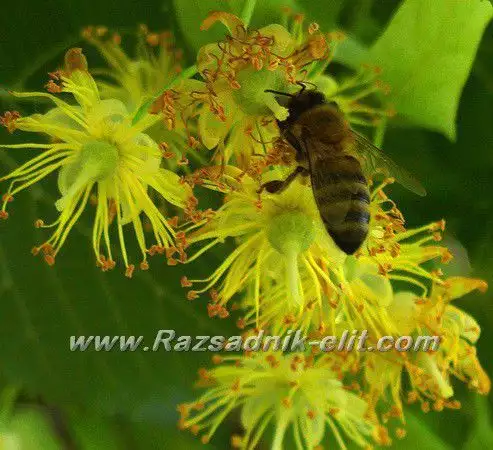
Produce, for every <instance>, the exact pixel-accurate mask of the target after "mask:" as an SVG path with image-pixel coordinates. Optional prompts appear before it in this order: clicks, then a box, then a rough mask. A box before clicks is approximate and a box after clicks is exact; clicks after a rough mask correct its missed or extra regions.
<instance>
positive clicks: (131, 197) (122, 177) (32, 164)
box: [0, 49, 191, 276]
mask: <svg viewBox="0 0 493 450" xmlns="http://www.w3.org/2000/svg"><path fill="white" fill-rule="evenodd" d="M51 76H52V80H51V81H50V82H49V83H48V90H49V91H50V92H52V93H57V92H63V93H66V94H71V95H72V96H73V97H74V99H75V100H76V104H69V103H67V102H65V101H64V100H61V99H60V98H58V97H57V96H55V95H53V94H50V93H43V92H27V93H17V92H14V93H12V94H13V95H14V96H16V97H19V98H47V99H49V100H51V101H52V102H53V103H54V104H55V106H56V107H55V108H53V109H51V110H50V111H48V112H47V113H46V114H34V115H32V116H29V117H20V116H19V115H18V114H9V113H7V114H6V115H5V116H4V118H3V123H4V125H6V126H7V127H8V128H9V130H10V131H13V130H15V129H18V130H22V131H29V132H34V133H40V134H45V135H47V136H48V137H49V138H50V142H49V143H46V144H44V143H25V144H16V145H1V147H2V148H10V149H21V148H22V149H24V148H25V149H33V150H40V153H39V154H38V155H37V156H35V157H33V158H32V159H30V160H29V161H28V162H26V163H25V164H23V165H22V166H20V167H19V168H17V169H15V170H14V171H12V172H11V173H10V174H8V175H6V176H4V177H2V178H0V181H7V180H11V183H10V186H9V188H8V190H7V193H6V194H5V195H4V201H3V205H2V210H1V211H2V216H3V217H4V218H5V217H6V216H7V212H6V207H7V203H8V202H9V201H11V200H12V199H13V197H14V196H15V195H16V194H17V193H19V192H20V191H22V190H24V189H26V188H28V187H29V186H31V185H32V184H34V183H36V182H38V181H40V180H41V179H43V178H45V177H47V176H48V175H50V174H51V173H53V172H58V188H59V190H60V194H61V197H60V198H59V199H58V200H57V202H56V203H55V206H56V208H57V210H58V211H59V212H60V215H59V217H58V219H57V220H56V221H55V222H54V223H52V224H51V225H44V223H43V222H42V221H41V220H39V221H37V224H36V225H37V226H39V227H43V228H45V227H53V228H55V231H54V232H53V234H52V236H51V237H50V238H49V239H48V240H47V241H46V242H45V243H44V244H42V245H41V246H40V247H37V248H35V249H34V253H38V252H39V251H41V252H42V253H43V255H44V258H45V260H46V261H47V262H48V263H49V264H53V263H54V262H55V257H56V256H57V254H58V253H59V251H60V249H61V247H62V245H63V244H64V242H65V240H66V239H67V237H68V235H69V233H70V231H71V229H72V228H73V226H74V225H75V223H76V222H77V220H78V219H79V218H80V216H81V214H82V213H83V211H84V210H85V209H86V206H87V204H88V202H89V200H90V199H91V195H94V197H93V198H94V201H95V202H96V213H95V219H94V226H93V236H92V246H93V248H94V252H95V255H96V259H97V263H98V265H99V266H101V267H102V268H103V269H104V270H107V269H110V268H113V267H114V265H115V263H114V260H113V255H112V248H111V242H110V241H111V239H110V225H111V224H112V223H113V222H115V225H116V229H117V234H118V239H119V242H120V248H121V253H122V256H123V261H124V263H125V266H126V274H127V276H131V275H132V272H133V270H134V265H133V264H131V263H130V262H129V258H128V255H127V250H126V245H125V235H124V226H125V225H127V224H132V225H133V228H134V232H135V236H136V239H137V242H138V245H139V247H140V250H141V252H142V263H141V268H143V269H145V268H147V254H148V252H150V253H155V252H161V251H164V250H165V249H167V248H169V247H170V246H171V245H172V244H173V241H174V231H173V229H172V228H171V226H170V225H169V224H168V222H167V220H166V218H165V217H164V216H163V215H162V214H161V212H160V211H159V210H158V208H157V207H156V206H155V204H154V203H153V202H152V200H151V198H150V197H149V194H148V190H149V187H150V188H152V189H153V190H154V191H155V192H156V193H157V194H159V196H161V197H162V198H163V199H165V200H166V201H167V202H169V203H171V204H173V205H175V206H177V207H179V208H183V207H184V206H185V204H186V201H187V199H188V198H189V197H190V196H191V191H190V189H189V188H188V186H185V185H183V184H181V183H180V180H179V177H178V175H176V174H174V173H172V172H170V171H168V170H166V169H163V168H161V167H160V165H161V160H162V154H161V153H162V152H161V149H160V148H159V146H158V145H157V144H156V143H155V142H154V141H153V140H152V139H151V138H150V137H149V136H148V135H146V134H144V133H143V132H144V131H145V130H146V129H147V128H149V127H150V126H152V125H153V124H154V123H156V121H158V120H160V118H159V116H152V115H146V117H144V118H143V119H142V120H141V121H140V122H139V123H138V124H137V125H132V116H131V115H130V114H129V113H128V111H127V109H126V107H125V105H124V104H123V103H122V102H121V101H119V100H116V99H106V100H102V99H101V97H100V93H99V91H98V89H97V86H96V83H95V82H94V79H93V78H92V77H91V75H90V74H89V72H88V71H87V62H86V60H85V57H84V56H83V55H82V53H81V51H80V49H72V50H69V51H68V52H67V54H66V56H65V69H64V70H63V71H58V72H56V73H54V74H51ZM142 216H145V218H146V219H145V220H146V223H148V224H149V225H150V227H151V229H152V231H153V236H154V240H155V242H154V245H153V246H152V247H151V248H150V249H149V248H148V246H147V244H146V236H145V233H144V224H143V220H142ZM102 247H104V248H105V250H103V249H102ZM103 253H105V254H103Z"/></svg>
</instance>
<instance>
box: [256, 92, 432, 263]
mask: <svg viewBox="0 0 493 450" xmlns="http://www.w3.org/2000/svg"><path fill="white" fill-rule="evenodd" d="M266 92H271V93H274V94H278V95H285V96H288V97H290V98H289V101H288V104H287V108H288V110H289V116H288V118H287V119H286V120H284V121H278V125H279V128H280V130H281V135H282V137H283V139H284V140H285V141H287V142H288V143H289V144H290V145H291V146H292V147H293V148H294V150H295V151H296V162H297V164H298V165H297V167H296V169H295V170H294V171H293V172H292V173H291V174H290V175H288V176H287V178H286V179H285V180H274V181H269V182H267V183H264V184H263V185H262V186H261V190H260V191H262V190H264V189H265V190H266V191H267V192H269V193H272V194H274V193H280V192H282V191H283V190H284V189H286V188H287V187H288V186H289V184H290V183H291V182H292V181H293V180H294V179H295V178H296V177H298V176H310V178H311V186H312V190H313V195H314V197H315V201H316V204H317V207H318V210H319V213H320V217H321V218H322V221H323V223H324V225H325V228H326V230H327V232H328V233H329V235H330V236H331V237H332V239H333V240H334V242H335V243H336V245H337V246H338V247H339V248H340V249H341V250H342V251H344V252H345V253H346V254H348V255H349V254H353V253H354V252H356V251H357V250H358V249H359V248H360V247H361V245H362V244H363V242H364V241H365V239H366V237H367V235H368V229H369V223H370V191H369V186H368V182H369V180H370V179H371V178H372V176H373V175H375V173H377V172H379V173H382V174H383V175H385V176H387V177H393V178H395V179H396V180H397V181H398V182H399V183H400V184H402V185H403V186H404V187H406V188H407V189H409V190H410V191H412V192H414V193H416V194H418V195H421V196H424V195H426V191H425V190H424V188H423V187H422V186H421V184H420V183H419V182H418V181H416V180H415V179H414V178H413V177H412V176H411V175H409V174H408V172H406V171H405V170H404V169H402V168H400V167H399V166H397V164H395V163H394V162H393V161H391V160H390V159H389V158H388V157H387V156H386V155H384V154H383V153H382V152H381V151H380V150H379V149H378V148H377V147H375V146H374V145H373V144H372V143H371V142H370V141H369V140H367V139H366V138H365V137H363V136H362V135H360V134H358V133H357V132H356V131H354V130H352V129H351V127H350V125H349V123H348V122H347V121H346V119H345V117H344V115H343V113H342V112H341V111H340V110H339V108H338V107H337V104H336V103H334V102H328V101H327V99H326V98H325V96H324V95H323V94H322V93H321V92H319V91H316V90H305V89H304V87H303V88H302V89H301V91H300V92H299V93H298V94H287V93H283V92H277V91H270V90H269V91H266Z"/></svg>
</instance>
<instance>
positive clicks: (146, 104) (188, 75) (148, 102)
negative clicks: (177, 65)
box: [132, 64, 199, 125]
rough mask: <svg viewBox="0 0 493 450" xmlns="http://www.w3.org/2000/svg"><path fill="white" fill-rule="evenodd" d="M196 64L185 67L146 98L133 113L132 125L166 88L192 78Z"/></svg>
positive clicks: (195, 71) (196, 69) (196, 70)
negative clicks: (150, 96) (156, 91)
mask: <svg viewBox="0 0 493 450" xmlns="http://www.w3.org/2000/svg"><path fill="white" fill-rule="evenodd" d="M198 71H199V70H198V68H197V66H196V65H195V64H194V65H193V66H190V67H188V68H186V69H185V70H184V71H183V72H181V73H180V75H178V76H177V77H176V78H174V79H173V80H172V81H170V82H169V83H168V84H167V85H166V86H165V87H164V88H163V89H161V90H160V91H159V92H158V93H157V94H156V95H154V96H153V97H152V98H150V99H149V100H146V101H145V102H144V103H143V104H142V105H141V106H140V107H139V109H138V110H137V112H136V113H135V116H134V118H133V120H132V125H135V124H136V123H137V122H139V120H140V119H142V117H143V116H144V114H145V113H146V112H147V110H148V109H149V108H150V106H151V105H152V104H153V103H154V101H155V100H156V99H157V98H159V97H160V96H161V95H163V94H164V93H165V92H166V91H167V90H168V89H170V88H172V87H173V86H175V85H176V84H178V83H179V82H180V81H182V80H188V79H189V78H192V77H193V76H194V75H195V74H196V73H197V72H198Z"/></svg>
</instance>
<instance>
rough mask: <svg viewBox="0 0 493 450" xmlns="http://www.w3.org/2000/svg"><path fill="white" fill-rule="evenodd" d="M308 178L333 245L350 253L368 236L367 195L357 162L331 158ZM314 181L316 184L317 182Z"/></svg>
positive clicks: (348, 158)
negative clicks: (310, 178) (315, 173)
mask: <svg viewBox="0 0 493 450" xmlns="http://www.w3.org/2000/svg"><path fill="white" fill-rule="evenodd" d="M321 170H323V171H324V172H325V173H324V174H323V182H322V177H321V176H317V175H315V176H313V177H312V187H313V192H314V195H315V198H316V200H317V204H318V207H319V210H320V215H321V217H322V220H323V222H324V224H325V227H326V229H327V231H328V233H329V234H330V236H331V237H332V239H334V242H335V243H336V244H337V246H338V247H339V248H340V249H341V250H342V251H344V252H345V253H347V254H353V253H354V252H355V251H356V250H358V248H360V246H361V244H363V242H364V240H365V239H366V236H367V235H368V228H369V222H370V206H369V205H370V193H369V189H368V183H367V181H366V178H365V177H364V175H363V172H362V170H361V166H360V164H359V162H358V161H357V160H356V159H355V158H353V157H351V156H341V157H340V158H337V159H332V160H331V164H324V167H320V168H319V170H317V172H318V175H321V172H320V171H321ZM317 181H318V182H317Z"/></svg>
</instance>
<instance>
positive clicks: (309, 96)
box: [271, 89, 337, 130]
mask: <svg viewBox="0 0 493 450" xmlns="http://www.w3.org/2000/svg"><path fill="white" fill-rule="evenodd" d="M271 92H272V91H271ZM278 94H282V93H281V92H279V93H278ZM285 95H286V96H288V97H289V100H288V101H287V103H286V104H285V106H286V107H287V108H288V110H289V117H288V118H287V119H286V120H283V121H278V124H279V128H281V130H284V129H286V128H287V127H289V126H290V125H291V124H293V123H294V122H296V120H297V119H298V118H299V117H300V116H301V115H302V114H303V113H304V112H306V111H309V110H311V109H313V108H315V107H317V106H321V105H326V104H328V103H329V102H327V99H326V98H325V96H324V94H322V93H321V92H319V91H316V90H305V89H303V90H302V91H301V92H299V93H298V94H285ZM330 103H331V104H332V103H334V102H330ZM334 105H335V107H336V108H337V104H335V103H334Z"/></svg>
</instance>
